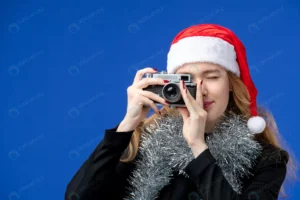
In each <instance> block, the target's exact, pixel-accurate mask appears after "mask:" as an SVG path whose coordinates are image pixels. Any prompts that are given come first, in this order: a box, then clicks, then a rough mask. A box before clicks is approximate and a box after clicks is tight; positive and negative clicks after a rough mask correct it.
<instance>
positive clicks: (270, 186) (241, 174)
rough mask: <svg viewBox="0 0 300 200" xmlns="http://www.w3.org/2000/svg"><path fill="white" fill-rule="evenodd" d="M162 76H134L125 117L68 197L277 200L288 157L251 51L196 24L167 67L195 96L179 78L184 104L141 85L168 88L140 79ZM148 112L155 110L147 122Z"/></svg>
mask: <svg viewBox="0 0 300 200" xmlns="http://www.w3.org/2000/svg"><path fill="white" fill-rule="evenodd" d="M156 72H157V70H155V69H153V68H144V69H142V70H139V71H138V72H137V73H136V76H135V78H134V81H133V84H132V85H131V86H130V87H128V89H127V93H128V106H127V113H126V115H125V117H124V119H123V120H122V122H121V123H120V124H118V125H117V126H116V127H114V128H113V129H107V130H105V135H104V138H103V140H102V141H101V142H100V144H99V145H98V146H97V148H96V149H95V150H94V152H93V153H92V154H91V155H90V157H89V158H88V159H87V160H86V161H85V162H84V163H83V165H82V166H81V168H80V169H79V170H78V171H77V173H76V174H75V175H74V177H73V179H72V180H71V182H70V183H69V184H68V186H67V190H66V193H65V199H66V200H71V199H80V200H94V199H95V200H96V199H97V200H99V199H103V200H104V199H109V200H114V199H116V200H117V199H120V200H121V199H139V200H153V199H172V200H183V199H190V200H196V199H199V200H200V199H203V200H204V199H210V200H220V199H222V200H229V199H235V200H237V199H249V200H251V199H261V200H262V199H263V200H273V199H277V198H278V195H279V192H280V191H281V192H282V193H284V191H283V187H282V184H283V181H284V180H285V177H286V172H287V163H288V161H289V154H288V152H287V151H286V150H284V149H283V148H281V147H280V145H279V139H278V134H277V130H276V128H275V129H274V127H276V126H274V123H275V122H274V120H273V118H272V116H271V114H269V113H268V112H267V111H265V110H264V109H262V108H258V107H257V105H256V96H257V90H256V88H255V86H254V83H253V82H252V80H251V77H250V72H249V68H248V64H247V58H246V51H245V48H244V46H243V44H242V42H241V41H240V40H239V39H238V38H237V36H236V35H235V34H234V33H233V32H232V31H231V30H229V29H227V28H224V27H222V26H219V25H214V24H201V25H195V26H191V27H189V28H186V29H184V30H182V31H181V32H180V33H179V34H178V35H177V36H176V37H175V39H174V40H173V42H172V45H171V48H170V51H169V53H168V65H167V72H168V73H169V74H191V75H192V77H193V80H192V81H193V83H195V84H196V95H194V96H193V95H191V93H190V91H189V90H188V88H189V86H188V85H186V84H185V83H184V81H181V82H180V84H179V88H180V94H181V97H182V98H183V100H184V105H185V106H182V107H180V106H178V107H171V106H169V105H170V103H169V102H166V101H165V99H164V98H163V97H161V96H159V95H156V94H154V93H152V92H149V91H146V90H143V89H144V88H146V87H147V86H149V85H162V86H163V85H166V84H169V83H168V82H169V81H168V80H163V79H160V78H143V75H144V74H145V73H156ZM154 101H156V102H158V103H159V104H162V105H164V107H163V108H162V109H161V110H158V108H157V107H156V104H155V103H154ZM150 108H152V109H153V110H154V111H155V113H156V114H154V115H153V116H151V117H149V118H148V119H145V118H146V116H147V114H148V112H149V110H150ZM259 115H261V116H259Z"/></svg>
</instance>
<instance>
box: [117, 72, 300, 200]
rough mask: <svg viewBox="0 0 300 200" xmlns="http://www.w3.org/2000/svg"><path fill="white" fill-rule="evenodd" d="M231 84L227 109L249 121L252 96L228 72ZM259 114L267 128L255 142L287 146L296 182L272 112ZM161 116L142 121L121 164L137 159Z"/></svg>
mask: <svg viewBox="0 0 300 200" xmlns="http://www.w3.org/2000/svg"><path fill="white" fill-rule="evenodd" d="M227 75H228V79H229V83H230V84H231V86H232V92H230V99H229V102H228V107H227V109H229V108H230V109H231V110H233V111H234V112H236V113H239V114H242V115H243V116H244V117H245V118H246V119H249V118H250V117H251V113H250V108H249V105H250V96H249V93H248V90H247V88H246V86H245V85H244V83H243V82H242V81H241V80H240V79H239V78H238V77H237V76H236V75H234V74H233V73H232V72H230V71H227ZM160 112H161V113H162V116H167V115H169V116H178V114H179V113H178V111H177V110H176V109H174V108H170V107H168V106H164V107H162V108H161V109H160ZM257 112H258V115H259V116H262V117H263V118H264V119H265V120H266V122H267V126H266V128H265V130H264V131H263V132H262V133H260V134H256V135H255V140H257V141H264V142H265V143H268V144H272V145H274V146H275V147H278V148H282V149H283V146H285V148H284V149H285V150H287V151H288V152H289V155H290V158H289V161H288V164H287V175H286V179H285V180H287V179H289V180H296V179H297V175H296V171H297V170H298V167H297V166H298V165H297V164H296V161H295V159H294V155H293V154H292V151H290V150H288V146H287V145H286V144H285V143H284V140H283V138H282V137H281V136H280V134H279V131H278V128H277V125H276V122H275V120H274V118H273V116H272V114H271V112H270V111H268V110H267V109H266V108H263V107H261V106H257ZM158 117H159V116H158V115H157V114H155V113H154V114H153V115H152V116H150V117H149V118H147V119H144V120H142V121H141V122H140V123H139V125H138V126H137V128H136V129H135V130H134V132H133V135H132V137H131V141H130V143H129V145H128V147H127V149H126V151H124V153H123V155H122V157H121V159H120V161H121V162H131V161H133V160H134V159H135V157H136V155H137V152H138V148H139V145H140V136H141V133H142V129H143V127H144V126H146V125H149V124H151V123H154V120H155V119H157V118H158ZM280 193H281V194H282V195H283V197H285V198H286V197H287V195H286V193H285V190H284V187H283V186H282V187H281V190H280Z"/></svg>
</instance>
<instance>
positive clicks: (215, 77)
mask: <svg viewBox="0 0 300 200" xmlns="http://www.w3.org/2000/svg"><path fill="white" fill-rule="evenodd" d="M217 78H218V77H217V76H211V77H208V79H217Z"/></svg>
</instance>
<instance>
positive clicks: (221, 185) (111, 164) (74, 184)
mask: <svg viewBox="0 0 300 200" xmlns="http://www.w3.org/2000/svg"><path fill="white" fill-rule="evenodd" d="M118 126H119V125H117V126H116V127H115V128H113V129H107V130H105V135H104V138H103V140H102V141H101V142H100V143H99V145H98V146H97V147H96V149H95V150H94V152H93V153H92V154H91V155H90V157H89V158H88V159H87V160H86V161H85V162H84V163H83V165H82V166H81V168H80V169H79V170H78V171H77V172H76V174H75V175H74V177H73V178H72V180H71V182H70V183H69V184H68V186H67V189H66V192H65V200H121V199H123V198H124V197H125V195H126V190H125V188H126V187H127V186H129V185H128V182H127V178H128V177H129V175H130V174H131V172H132V170H133V169H134V166H135V164H134V163H133V162H130V163H123V162H120V161H119V160H120V158H121V155H122V153H123V152H124V150H125V149H126V147H127V146H128V144H129V142H130V139H131V136H132V133H133V131H129V132H116V130H117V128H118ZM261 145H262V146H263V152H262V155H261V156H260V157H259V158H258V160H257V165H256V167H255V168H253V169H252V171H251V172H252V173H253V174H254V176H251V177H249V178H247V177H245V178H244V179H243V192H242V194H241V195H238V194H236V193H235V192H234V191H233V190H232V188H231V187H230V185H229V184H228V182H227V181H226V179H225V178H224V176H223V174H222V171H221V169H220V167H219V166H218V165H217V164H216V163H215V159H214V157H213V156H212V155H211V153H210V151H209V149H206V150H205V151H204V152H202V153H201V154H200V155H199V156H198V157H197V158H195V159H194V160H192V161H191V162H190V163H189V164H188V166H187V167H186V168H185V172H186V173H187V174H188V175H189V177H190V178H186V177H185V176H184V175H178V174H175V173H174V178H173V179H172V181H171V183H170V184H169V185H167V186H165V187H164V188H163V189H162V190H161V191H160V193H159V198H158V199H159V200H167V199H168V200H185V199H188V200H200V199H201V200H208V199H209V200H221V199H222V200H229V199H233V200H238V199H247V200H252V199H253V200H256V199H259V200H274V199H277V198H278V194H279V190H280V187H281V185H282V183H283V181H284V179H285V176H286V163H287V162H288V159H289V155H288V153H287V152H286V151H285V150H283V149H279V148H276V147H274V146H273V145H270V144H265V143H261ZM126 196H127V195H126Z"/></svg>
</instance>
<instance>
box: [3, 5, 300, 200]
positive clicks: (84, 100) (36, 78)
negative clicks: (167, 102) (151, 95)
mask: <svg viewBox="0 0 300 200" xmlns="http://www.w3.org/2000/svg"><path fill="white" fill-rule="evenodd" d="M299 8H300V2H299V1H298V2H297V1H296V0H291V1H286V0H284V1H283V0H281V1H263V2H261V1H253V0H252V1H247V2H245V1H226V3H224V2H221V1H196V0H191V1H185V2H183V1H178V0H172V1H171V0H160V1H159V0H152V1H137V0H132V1H105V2H104V1H77V0H72V1H37V2H34V1H27V2H19V1H2V3H1V8H0V15H1V26H0V29H1V30H0V34H1V37H0V40H1V43H0V44H1V59H0V66H1V77H0V80H1V84H0V88H1V90H0V91H1V94H2V95H1V96H2V98H1V101H2V102H3V103H1V111H2V112H1V128H2V129H1V133H2V134H1V135H2V138H1V144H0V146H1V158H2V162H1V165H0V169H1V172H2V175H1V180H2V184H1V185H2V186H1V194H0V195H1V196H0V199H18V198H19V199H32V200H35V199H44V200H48V199H49V200H50V199H51V200H52V199H63V196H64V192H65V188H66V185H67V183H68V182H69V181H70V180H71V178H72V176H73V175H74V174H75V172H76V171H77V170H78V169H79V167H80V166H81V164H82V163H83V162H84V160H85V159H87V157H88V156H89V155H90V153H91V152H92V151H93V150H94V148H95V147H96V146H97V144H98V143H99V142H100V140H101V139H102V137H103V133H104V129H108V128H112V127H114V126H116V125H117V124H118V123H119V122H120V121H121V120H122V119H123V117H124V115H125V111H126V103H127V96H126V89H127V87H128V86H129V85H131V84H132V81H133V78H134V75H135V73H136V71H137V70H138V69H141V68H144V67H147V66H151V67H155V68H158V69H159V71H161V70H165V67H166V56H167V53H168V50H169V47H170V43H171V42H172V40H173V38H174V37H175V35H176V34H177V33H178V32H179V31H181V30H182V29H184V28H186V27H188V26H190V25H194V24H199V23H216V24H220V25H222V26H225V27H228V28H230V29H232V30H233V31H234V32H235V33H236V34H237V35H238V36H239V37H240V39H241V40H242V41H243V43H244V45H245V46H246V48H247V53H248V62H249V67H250V69H251V75H252V77H253V80H254V82H255V84H256V86H257V88H258V90H259V95H258V102H259V103H260V104H261V105H264V106H265V107H267V108H269V109H270V110H271V111H272V113H273V114H274V117H275V119H276V120H277V123H278V128H279V131H280V132H281V135H282V136H283V138H284V139H285V140H286V142H287V144H288V145H289V147H290V148H291V149H292V150H293V152H294V154H295V156H296V157H298V158H299V155H300V148H299V130H298V127H297V126H298V125H299V114H298V111H299V107H298V102H299V101H300V95H299V94H298V92H299V84H300V80H299V72H300V70H299V60H298V59H299V46H300V40H299V35H300V16H299ZM151 113H153V111H152V110H151ZM297 190H298V192H297ZM299 190H300V187H299V184H298V183H296V184H294V186H292V187H289V188H287V192H288V194H289V195H290V199H300V192H299Z"/></svg>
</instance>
